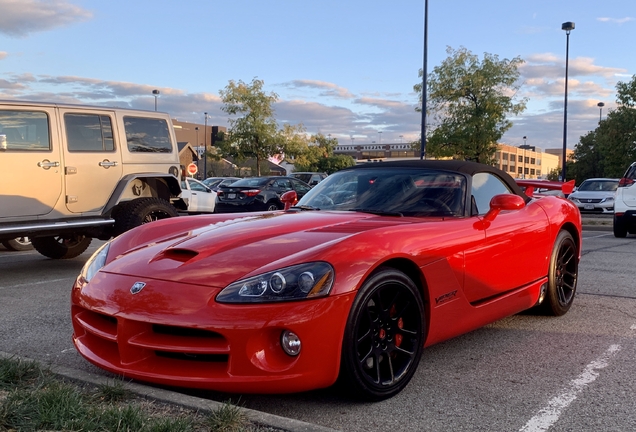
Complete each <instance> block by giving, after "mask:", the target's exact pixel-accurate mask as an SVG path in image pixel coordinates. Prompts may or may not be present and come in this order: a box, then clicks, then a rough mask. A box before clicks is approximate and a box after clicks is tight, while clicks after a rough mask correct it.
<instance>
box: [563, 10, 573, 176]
mask: <svg viewBox="0 0 636 432" xmlns="http://www.w3.org/2000/svg"><path fill="white" fill-rule="evenodd" d="M561 30H565V35H566V42H565V101H564V103H563V160H562V161H561V162H562V168H561V181H566V177H565V174H566V163H565V158H566V153H567V142H568V141H567V133H568V57H569V55H570V32H571V31H572V30H574V23H573V22H570V21H568V22H564V23H563V24H561Z"/></svg>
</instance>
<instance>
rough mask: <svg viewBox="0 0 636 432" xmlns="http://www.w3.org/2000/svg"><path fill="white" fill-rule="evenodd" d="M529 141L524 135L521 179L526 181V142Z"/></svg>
mask: <svg viewBox="0 0 636 432" xmlns="http://www.w3.org/2000/svg"><path fill="white" fill-rule="evenodd" d="M527 139H528V137H527V136H525V135H524V137H523V156H522V157H523V168H522V169H523V172H522V173H521V178H522V179H525V178H526V140H527Z"/></svg>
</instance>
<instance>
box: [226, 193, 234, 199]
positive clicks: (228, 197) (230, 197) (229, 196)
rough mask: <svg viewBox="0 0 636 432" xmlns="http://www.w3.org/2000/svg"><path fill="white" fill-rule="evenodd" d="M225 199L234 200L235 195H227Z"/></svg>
mask: <svg viewBox="0 0 636 432" xmlns="http://www.w3.org/2000/svg"><path fill="white" fill-rule="evenodd" d="M227 199H236V194H235V193H229V194H227Z"/></svg>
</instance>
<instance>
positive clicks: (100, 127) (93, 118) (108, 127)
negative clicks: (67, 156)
mask: <svg viewBox="0 0 636 432" xmlns="http://www.w3.org/2000/svg"><path fill="white" fill-rule="evenodd" d="M64 126H65V127H66V142H67V146H68V151H70V152H105V151H106V152H112V151H113V150H115V142H114V140H113V126H112V123H111V120H110V117H108V116H105V115H98V114H64Z"/></svg>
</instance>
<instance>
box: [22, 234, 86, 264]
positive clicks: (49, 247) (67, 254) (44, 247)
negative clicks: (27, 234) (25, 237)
mask: <svg viewBox="0 0 636 432" xmlns="http://www.w3.org/2000/svg"><path fill="white" fill-rule="evenodd" d="M92 240H93V239H92V238H90V237H85V236H83V235H68V236H53V237H36V238H33V239H31V243H32V244H33V247H34V248H35V250H36V251H38V252H39V253H40V254H42V255H44V256H45V257H49V258H51V259H70V258H75V257H78V256H80V255H81V254H82V253H84V251H85V250H86V249H88V247H89V246H90V244H91V241H92Z"/></svg>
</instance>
